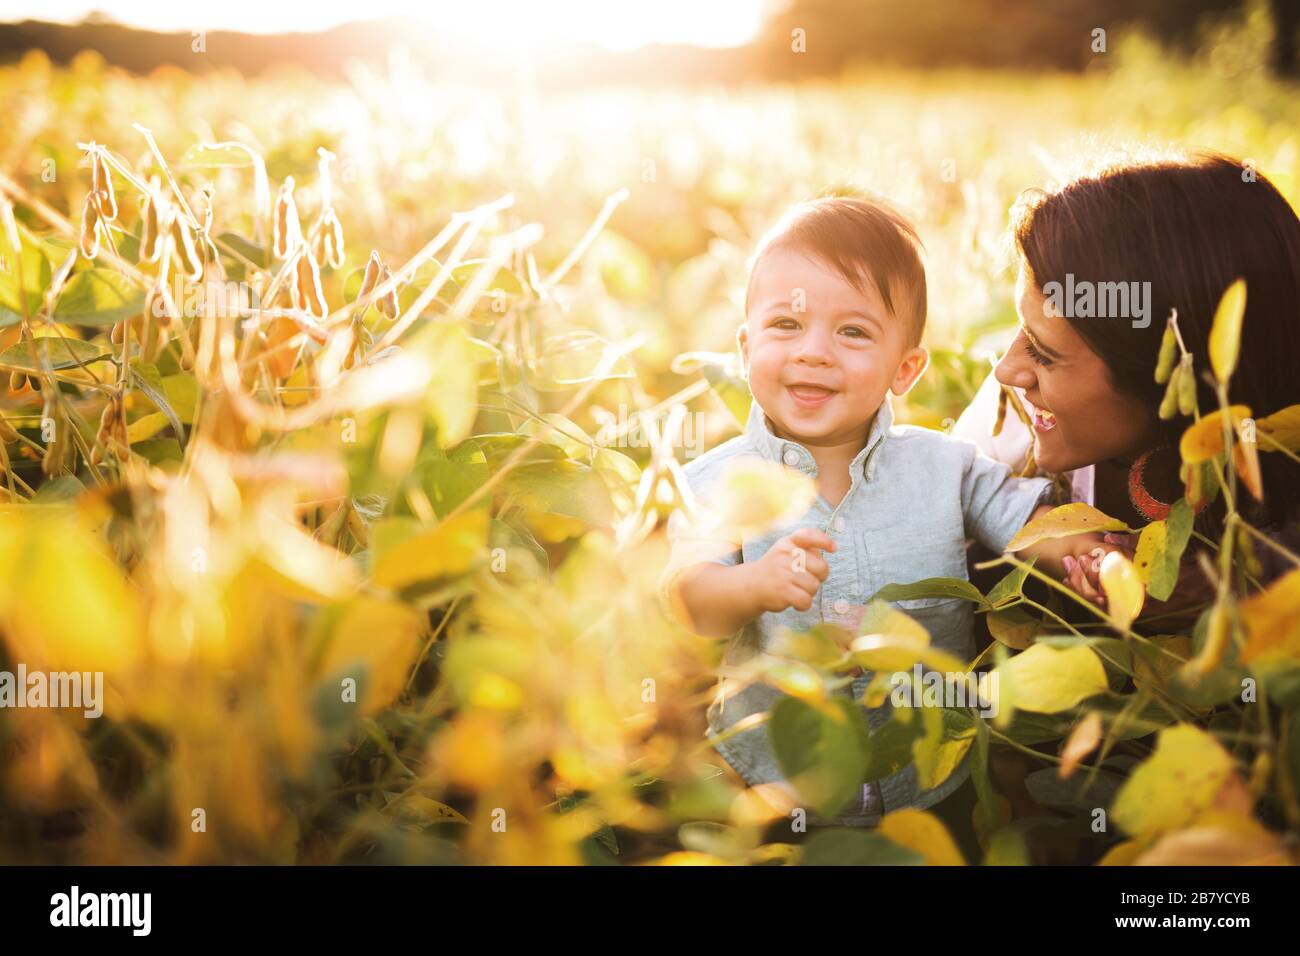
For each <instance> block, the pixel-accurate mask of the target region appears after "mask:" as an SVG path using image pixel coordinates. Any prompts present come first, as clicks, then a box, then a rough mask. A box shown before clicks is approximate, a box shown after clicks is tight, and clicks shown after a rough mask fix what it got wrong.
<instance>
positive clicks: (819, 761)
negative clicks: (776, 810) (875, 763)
mask: <svg viewBox="0 0 1300 956" xmlns="http://www.w3.org/2000/svg"><path fill="white" fill-rule="evenodd" d="M768 727H769V733H770V735H771V740H772V748H773V750H774V751H775V753H776V758H777V762H778V763H779V764H780V766H781V771H782V773H783V774H784V775H785V777H786V779H787V780H789V781H790V783H791V784H792V785H793V786H794V788H795V789H796V790H797V791H798V792H799V793H800V795H802V796H803V798H804V799H805V800H807V801H808V802H809V804H811V805H812V806H813V807H814V808H815V809H816V810H817V812H818V813H819V814H821V815H822V816H824V817H827V818H831V817H834V816H836V815H837V814H838V813H839V812H840V811H841V810H842V809H843V808H844V807H845V806H846V805H847V804H848V803H849V802H850V801H851V800H853V799H854V798H855V797H857V796H858V795H859V794H860V793H861V792H862V782H863V774H864V773H865V771H866V767H867V757H868V754H869V751H870V746H871V735H870V731H869V730H868V729H867V723H866V719H865V718H864V716H863V713H862V709H861V708H860V707H858V705H857V704H856V703H854V702H853V701H851V700H848V699H845V698H834V699H831V700H828V701H826V702H824V703H823V704H821V705H818V706H812V705H810V704H808V703H805V702H804V701H802V700H799V699H797V698H794V697H786V698H784V699H782V700H781V702H780V703H778V704H777V705H776V707H775V708H773V710H772V717H771V720H770V721H769V722H768Z"/></svg>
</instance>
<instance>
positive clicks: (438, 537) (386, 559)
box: [373, 509, 488, 590]
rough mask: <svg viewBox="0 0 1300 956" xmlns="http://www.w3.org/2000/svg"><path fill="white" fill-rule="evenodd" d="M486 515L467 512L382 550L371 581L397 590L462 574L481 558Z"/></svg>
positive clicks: (483, 546) (486, 529)
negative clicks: (421, 582)
mask: <svg viewBox="0 0 1300 956" xmlns="http://www.w3.org/2000/svg"><path fill="white" fill-rule="evenodd" d="M487 531H488V513H487V512H486V511H484V510H482V509H475V510H473V511H466V512H463V513H461V514H459V515H457V516H456V517H454V518H451V519H450V520H448V521H444V522H442V523H441V524H439V525H436V526H435V527H433V528H432V529H430V530H428V531H424V532H420V533H417V534H414V535H412V536H411V537H409V538H407V539H406V540H405V541H402V542H401V543H399V544H398V545H396V546H395V547H393V548H391V549H390V550H388V551H385V552H384V553H383V554H382V555H381V556H380V558H379V560H378V561H377V562H376V564H375V568H374V573H373V577H374V582H375V584H376V585H378V586H379V587H381V588H388V589H391V590H400V589H401V588H403V587H406V586H407V585H409V584H415V583H416V582H418V581H433V580H437V579H439V578H447V577H454V576H456V575H458V574H464V573H465V572H466V571H468V570H469V569H470V568H472V567H473V566H474V564H475V563H476V562H477V561H479V560H480V559H481V558H483V556H484V552H485V549H486V547H487Z"/></svg>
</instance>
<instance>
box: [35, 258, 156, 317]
mask: <svg viewBox="0 0 1300 956" xmlns="http://www.w3.org/2000/svg"><path fill="white" fill-rule="evenodd" d="M143 308H144V291H143V290H141V289H140V288H139V287H138V286H136V284H135V283H134V282H132V281H131V280H130V279H128V278H127V277H126V276H124V275H122V274H121V273H120V272H113V271H111V270H109V269H88V270H87V271H85V272H78V273H76V274H74V275H73V276H72V278H71V279H69V280H68V284H67V285H66V286H64V287H63V291H62V292H61V293H59V300H58V302H57V303H55V306H54V318H55V319H56V320H57V321H59V322H66V323H68V324H69V325H116V324H117V323H118V322H121V321H122V320H123V319H129V318H131V317H133V316H136V315H139V314H140V312H141V310H142V309H143Z"/></svg>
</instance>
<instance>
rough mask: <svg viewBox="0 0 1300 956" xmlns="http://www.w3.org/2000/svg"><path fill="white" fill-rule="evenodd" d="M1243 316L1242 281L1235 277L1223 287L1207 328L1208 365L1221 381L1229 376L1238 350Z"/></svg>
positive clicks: (1223, 381) (1243, 285)
mask: <svg viewBox="0 0 1300 956" xmlns="http://www.w3.org/2000/svg"><path fill="white" fill-rule="evenodd" d="M1245 315H1246V280H1245V279H1237V280H1236V281H1235V282H1233V283H1232V285H1230V286H1228V288H1227V289H1225V290H1224V292H1223V296H1222V297H1221V298H1220V299H1219V305H1218V308H1216V309H1215V310H1214V324H1213V325H1212V326H1211V327H1210V366H1211V367H1212V368H1213V369H1214V377H1215V378H1217V379H1218V380H1219V381H1220V382H1222V383H1225V384H1226V383H1227V381H1228V379H1230V378H1232V373H1233V371H1234V370H1235V369H1236V368H1237V354H1238V352H1239V351H1240V350H1241V320H1242V318H1243V317H1244V316H1245Z"/></svg>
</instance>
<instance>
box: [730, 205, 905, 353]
mask: <svg viewBox="0 0 1300 956" xmlns="http://www.w3.org/2000/svg"><path fill="white" fill-rule="evenodd" d="M781 248H785V249H798V250H799V251H801V252H806V253H808V254H810V255H811V256H812V257H814V258H816V259H819V260H821V261H822V262H824V263H825V264H826V265H828V266H830V267H831V268H832V269H834V270H835V271H836V272H838V273H839V274H840V275H841V276H843V277H844V278H845V279H846V280H847V281H848V282H850V283H851V284H852V285H853V287H854V288H855V289H857V290H858V291H859V292H866V291H867V283H868V282H869V283H871V284H873V285H874V286H875V287H876V289H877V290H878V291H879V292H880V298H881V299H882V300H884V303H885V307H886V308H888V309H889V311H890V313H891V314H893V315H894V316H896V317H898V318H900V319H903V320H904V321H905V322H907V323H908V330H909V332H910V336H909V343H908V344H909V345H919V344H920V342H921V336H922V335H923V334H924V333H925V313H926V308H927V304H926V294H925V263H924V262H923V260H922V256H923V255H924V252H925V247H924V246H923V245H922V244H921V239H920V237H919V236H918V235H917V233H916V228H915V227H914V226H913V225H912V224H911V223H910V222H909V221H908V220H907V218H906V217H905V216H904V215H903V214H902V213H900V212H898V211H897V210H896V209H894V208H893V207H892V206H890V205H889V204H888V203H886V202H884V201H883V200H880V199H875V198H865V197H855V196H823V197H820V198H818V199H810V200H807V201H805V202H801V203H799V204H798V205H797V206H794V207H793V208H792V209H790V210H789V211H788V212H786V214H785V215H784V216H782V217H781V219H780V221H779V222H777V224H776V225H774V226H773V227H772V228H771V229H769V230H768V231H767V232H766V233H765V234H764V235H763V238H762V239H760V240H759V243H758V247H757V248H756V249H755V250H754V254H753V255H752V256H751V257H750V259H749V284H748V286H747V287H746V289H745V312H746V314H748V313H749V295H750V291H751V288H752V286H753V284H754V274H755V272H757V267H758V264H759V262H760V261H761V260H762V258H763V256H764V255H766V254H767V253H769V252H771V251H772V250H774V249H781Z"/></svg>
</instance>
